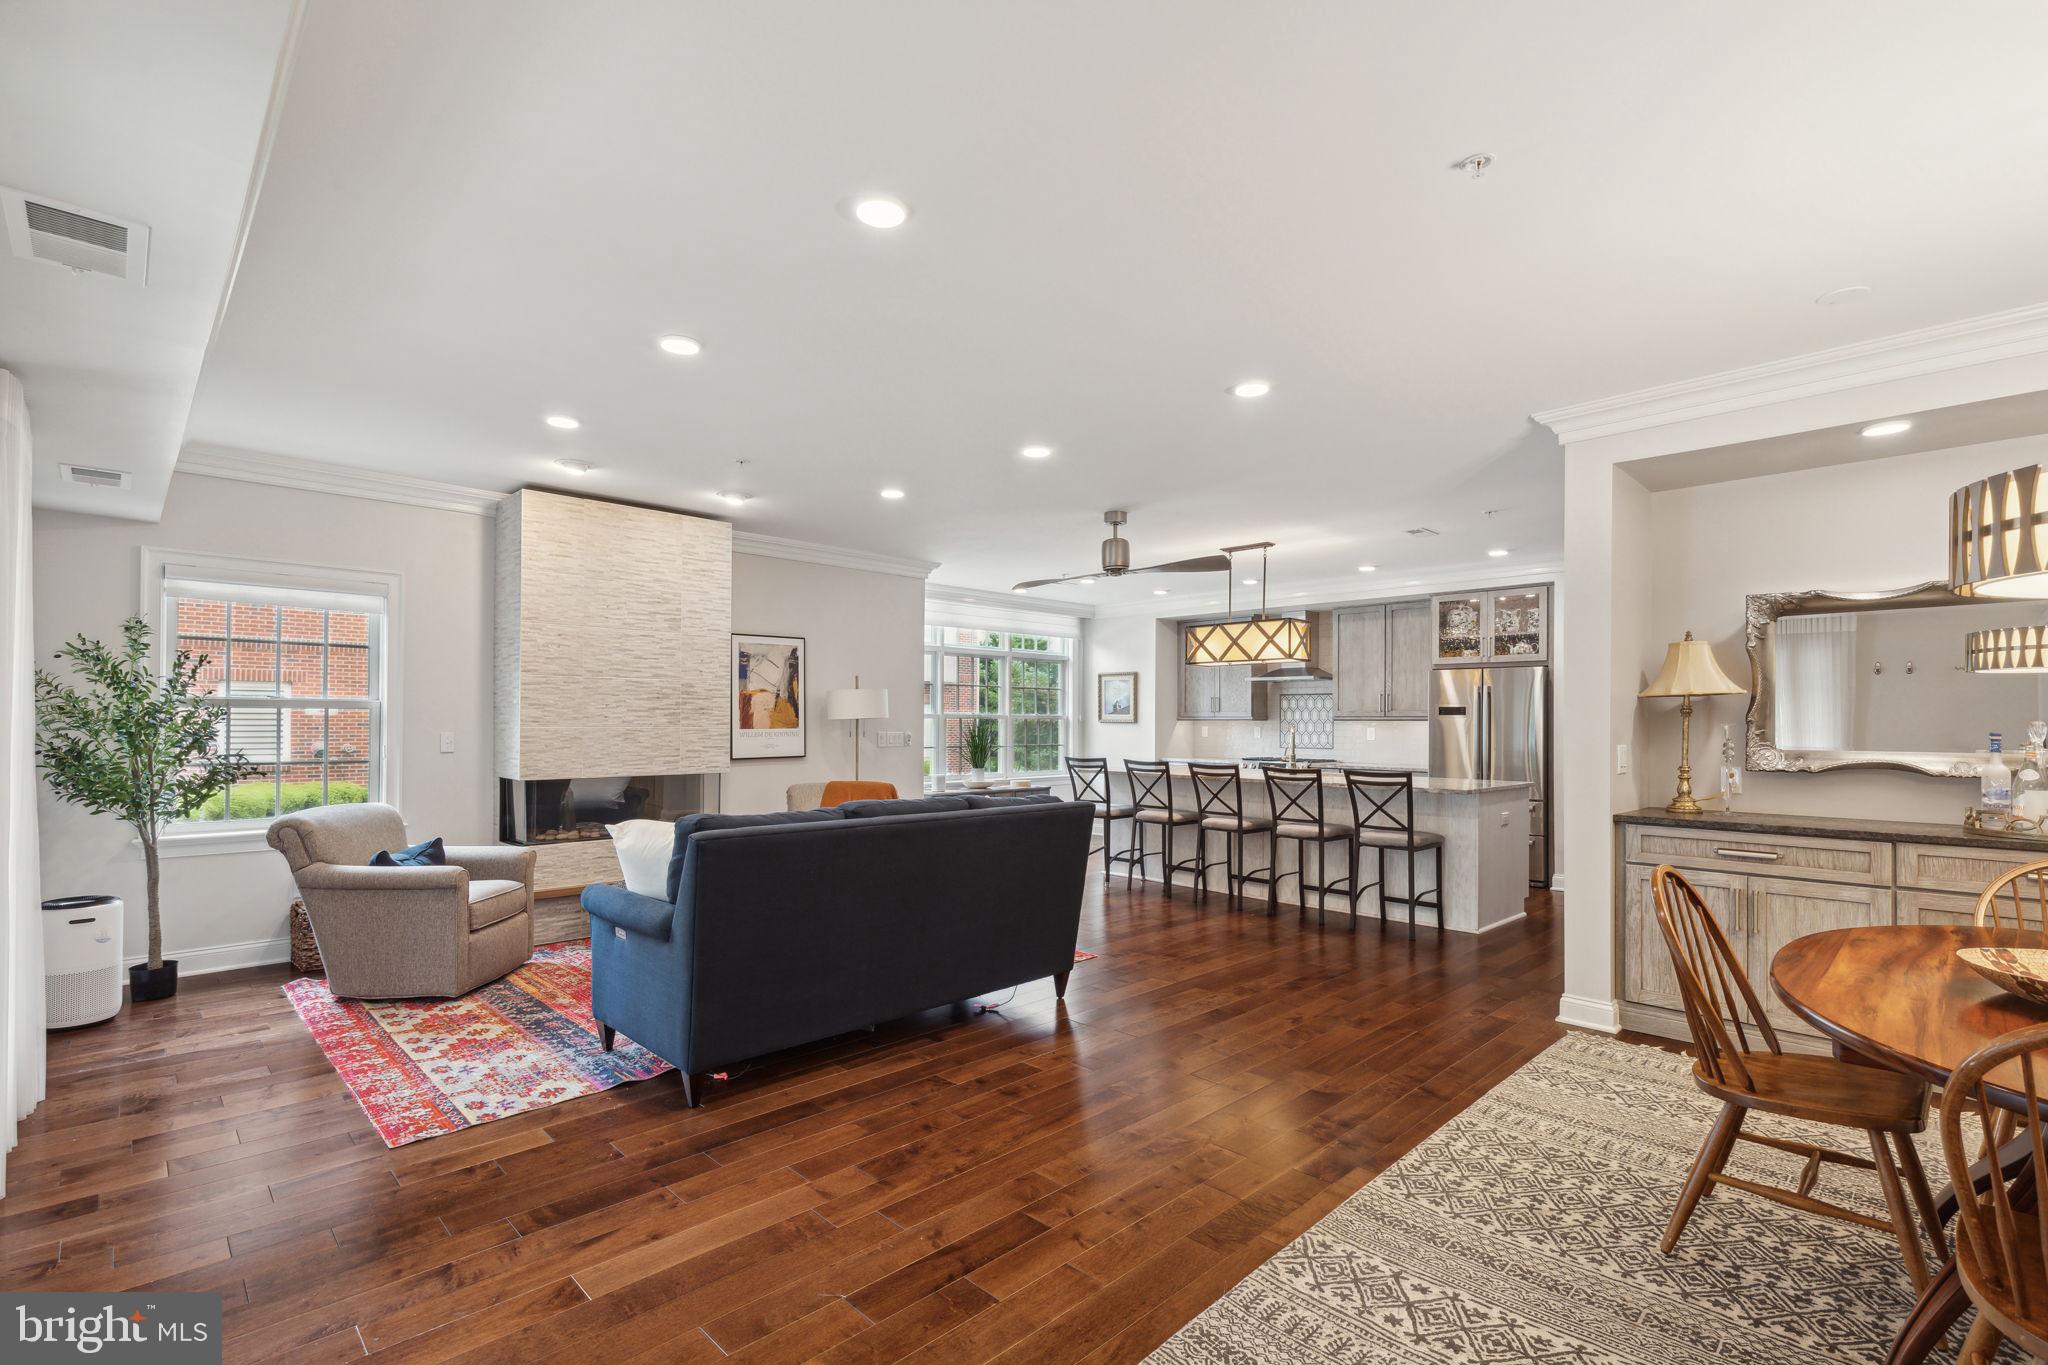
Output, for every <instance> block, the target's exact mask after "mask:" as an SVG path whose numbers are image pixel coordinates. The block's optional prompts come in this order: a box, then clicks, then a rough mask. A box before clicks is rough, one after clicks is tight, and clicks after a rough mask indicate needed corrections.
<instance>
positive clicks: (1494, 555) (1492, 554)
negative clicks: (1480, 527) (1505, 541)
mask: <svg viewBox="0 0 2048 1365" xmlns="http://www.w3.org/2000/svg"><path fill="white" fill-rule="evenodd" d="M1486 557H1487V558H1488V559H1506V558H1507V557H1508V552H1507V551H1506V550H1503V549H1500V548H1499V547H1497V546H1496V547H1495V548H1493V549H1491V550H1488V551H1487V552H1486Z"/></svg>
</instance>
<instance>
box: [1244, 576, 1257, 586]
mask: <svg viewBox="0 0 2048 1365" xmlns="http://www.w3.org/2000/svg"><path fill="white" fill-rule="evenodd" d="M1244 585H1245V586H1246V587H1247V588H1256V587H1258V586H1259V580H1258V579H1256V578H1247V579H1245V580H1244Z"/></svg>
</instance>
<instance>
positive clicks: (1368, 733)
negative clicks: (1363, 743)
mask: <svg viewBox="0 0 2048 1365" xmlns="http://www.w3.org/2000/svg"><path fill="white" fill-rule="evenodd" d="M1365 737H1366V738H1367V739H1378V738H1379V737H1380V727H1379V726H1377V725H1368V726H1366V727H1365Z"/></svg>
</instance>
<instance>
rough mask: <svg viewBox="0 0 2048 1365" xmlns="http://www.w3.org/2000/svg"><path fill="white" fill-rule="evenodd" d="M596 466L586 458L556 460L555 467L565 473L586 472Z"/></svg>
mask: <svg viewBox="0 0 2048 1365" xmlns="http://www.w3.org/2000/svg"><path fill="white" fill-rule="evenodd" d="M596 467H597V466H595V465H593V464H592V463H591V462H590V461H588V460H556V461H555V468H557V469H559V470H561V471H563V472H564V473H567V474H588V473H589V472H590V471H591V470H593V469H595V468H596Z"/></svg>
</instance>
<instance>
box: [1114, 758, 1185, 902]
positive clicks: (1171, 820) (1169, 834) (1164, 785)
mask: <svg viewBox="0 0 2048 1365" xmlns="http://www.w3.org/2000/svg"><path fill="white" fill-rule="evenodd" d="M1124 772H1125V773H1126V774H1127V775H1128V776H1129V777H1130V779H1131V814H1132V818H1133V819H1134V820H1135V821H1136V823H1134V824H1133V825H1132V826H1131V852H1132V854H1133V855H1134V856H1133V857H1132V859H1131V861H1130V862H1129V863H1128V864H1126V865H1125V867H1124V888H1125V889H1126V890H1129V889H1130V885H1131V872H1132V869H1134V868H1135V869H1136V870H1137V872H1138V873H1140V874H1143V872H1144V871H1145V860H1146V859H1147V858H1149V857H1151V856H1152V855H1151V854H1150V853H1149V852H1147V851H1146V848H1145V830H1146V829H1147V828H1148V827H1150V828H1153V829H1157V830H1158V831H1159V879H1160V880H1161V881H1162V882H1164V883H1166V898H1167V899H1168V900H1172V899H1173V874H1174V873H1176V872H1189V873H1197V872H1199V871H1200V869H1199V868H1198V866H1197V864H1198V863H1199V862H1200V861H1201V856H1202V855H1201V849H1200V847H1199V846H1198V847H1197V848H1196V850H1195V854H1194V856H1193V857H1191V858H1183V859H1182V860H1181V861H1179V862H1175V861H1174V860H1173V832H1174V831H1175V830H1176V829H1179V828H1180V827H1181V826H1183V825H1192V824H1195V823H1197V822H1198V821H1200V819H1201V817H1200V816H1199V815H1197V814H1195V812H1193V811H1192V810H1187V809H1185V808H1183V807H1181V806H1179V805H1177V804H1176V803H1175V802H1174V799H1173V778H1172V776H1171V775H1170V774H1169V773H1168V772H1167V768H1166V765H1165V764H1164V763H1160V762H1155V761H1153V760H1151V759H1137V758H1127V759H1125V760H1124Z"/></svg>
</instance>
